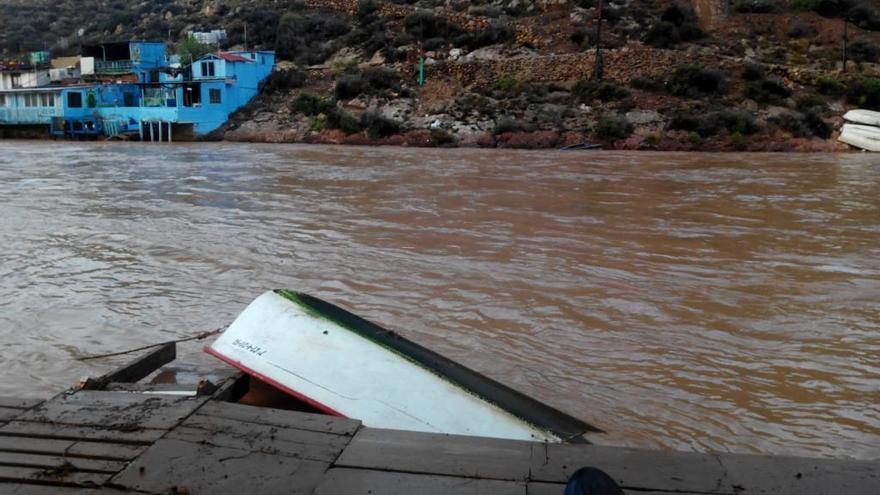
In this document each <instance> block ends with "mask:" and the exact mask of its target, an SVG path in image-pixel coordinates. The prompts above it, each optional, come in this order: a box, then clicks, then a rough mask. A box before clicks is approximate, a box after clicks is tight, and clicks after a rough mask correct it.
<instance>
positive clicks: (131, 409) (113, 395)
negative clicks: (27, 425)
mask: <svg viewBox="0 0 880 495" xmlns="http://www.w3.org/2000/svg"><path fill="white" fill-rule="evenodd" d="M206 400H207V399H206V398H196V397H172V396H167V395H147V394H137V393H127V392H107V391H88V390H81V391H78V392H76V393H74V394H65V395H61V396H58V397H56V398H54V399H52V400H50V401H47V402H44V403H43V404H40V405H39V406H37V407H35V408H33V409H31V410H29V411H27V412H25V413H24V414H22V415H21V416H19V417H18V418H16V419H18V420H20V421H34V422H46V423H62V424H71V425H82V426H103V427H109V428H128V427H133V426H136V427H139V428H157V429H169V428H171V427H173V426H174V425H176V424H178V423H180V421H182V420H183V419H184V418H186V417H187V416H189V415H190V414H192V412H193V411H195V410H196V409H197V408H198V407H199V406H201V405H202V404H203V403H204V401H206Z"/></svg>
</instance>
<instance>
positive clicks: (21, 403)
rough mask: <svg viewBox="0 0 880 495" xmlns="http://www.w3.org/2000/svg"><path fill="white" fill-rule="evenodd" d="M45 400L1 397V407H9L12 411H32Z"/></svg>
mask: <svg viewBox="0 0 880 495" xmlns="http://www.w3.org/2000/svg"><path fill="white" fill-rule="evenodd" d="M40 402H43V399H21V398H18V397H0V407H9V408H12V409H30V408H32V407H34V406H36V405H37V404H39V403H40Z"/></svg>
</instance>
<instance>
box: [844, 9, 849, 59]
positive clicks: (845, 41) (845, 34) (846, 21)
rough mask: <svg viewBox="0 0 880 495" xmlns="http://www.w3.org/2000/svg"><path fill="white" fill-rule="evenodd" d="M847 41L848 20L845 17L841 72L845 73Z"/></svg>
mask: <svg viewBox="0 0 880 495" xmlns="http://www.w3.org/2000/svg"><path fill="white" fill-rule="evenodd" d="M848 41H849V19H848V18H847V17H846V15H844V16H843V72H844V73H846V59H847V53H846V48H847V47H846V44H847V42H848Z"/></svg>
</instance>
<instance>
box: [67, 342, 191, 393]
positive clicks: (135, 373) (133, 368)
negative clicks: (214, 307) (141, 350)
mask: <svg viewBox="0 0 880 495" xmlns="http://www.w3.org/2000/svg"><path fill="white" fill-rule="evenodd" d="M176 357H177V345H176V344H175V343H173V342H169V343H167V344H165V345H163V346H161V347H158V348H156V349H155V350H153V351H150V352H148V353H147V354H145V355H143V356H141V357H140V358H138V359H136V360H134V361H132V362H130V363H128V364H126V365H124V366H122V367H121V368H118V369H116V370H114V371H111V372H110V373H107V374H106V375H104V376H101V377H99V378H96V379H94V380H88V381H87V382H86V384H85V387H84V388H86V389H88V390H99V389H101V388H104V387H105V386H106V385H107V384H108V383H110V382H136V381H138V380H140V379H141V378H144V377H146V376H147V375H149V374H150V373H152V372H154V371H156V370H157V369H159V368H160V367H162V366H163V365H165V364H168V363H170V362H171V361H174V359H175V358H176Z"/></svg>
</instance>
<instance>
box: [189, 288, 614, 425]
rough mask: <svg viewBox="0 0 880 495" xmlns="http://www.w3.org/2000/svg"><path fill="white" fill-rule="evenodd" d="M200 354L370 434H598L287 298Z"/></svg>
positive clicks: (251, 313) (259, 305) (325, 308)
mask: <svg viewBox="0 0 880 495" xmlns="http://www.w3.org/2000/svg"><path fill="white" fill-rule="evenodd" d="M206 351H207V352H209V353H210V354H212V355H214V356H217V357H219V358H220V359H222V360H224V361H226V362H227V363H229V364H231V365H233V366H235V367H237V368H239V369H241V370H243V371H245V372H246V373H249V374H251V375H253V376H256V377H258V378H260V379H261V380H264V381H266V382H268V383H270V384H272V385H274V386H276V387H278V388H280V389H282V390H284V391H286V392H288V393H290V394H292V395H294V396H296V397H298V398H300V399H301V400H304V401H305V402H308V403H309V404H311V405H312V406H314V407H317V408H318V409H320V410H322V411H324V412H326V413H328V414H334V415H340V416H347V417H352V418H355V419H359V420H361V421H362V422H363V423H364V425H366V426H370V427H376V428H390V429H401V430H411V431H424V432H437V433H447V434H460V435H472V436H484V437H497V438H510V439H518V440H538V441H549V442H560V441H567V440H569V439H571V438H574V437H580V435H581V434H583V433H585V432H587V431H598V430H596V429H595V428H594V427H591V426H590V425H588V424H586V423H583V422H581V421H580V420H577V419H576V418H573V417H571V416H568V415H566V414H564V413H562V412H559V411H557V410H555V409H553V408H551V407H549V406H547V405H545V404H542V403H540V402H537V401H534V400H533V399H531V398H528V397H526V396H523V395H522V394H519V393H518V392H516V391H513V390H511V389H509V388H507V387H505V386H503V385H501V384H499V383H497V382H494V381H492V380H490V379H488V378H486V377H483V376H482V375H479V374H478V373H476V372H473V371H471V370H468V369H467V368H464V367H463V366H461V365H458V364H457V363H454V362H451V361H449V360H447V359H445V358H443V357H442V356H440V355H437V354H436V353H433V352H431V351H429V350H427V349H425V348H423V347H421V346H418V345H417V344H414V343H412V342H410V341H408V340H406V339H404V338H403V337H400V336H399V335H397V334H394V333H393V332H389V331H388V330H385V329H383V328H381V327H378V326H376V325H374V324H372V323H370V322H367V321H366V320H363V319H360V318H358V317H357V316H355V315H353V314H351V313H348V312H347V311H344V310H342V309H340V308H337V307H336V306H333V305H332V304H329V303H326V302H324V301H321V300H319V299H316V298H312V297H311V296H307V295H305V294H299V293H294V292H291V291H272V292H267V293H265V294H263V295H262V296H260V297H259V298H257V299H256V300H255V301H254V302H252V303H251V304H250V305H249V306H248V307H247V309H245V310H244V311H243V312H242V313H241V314H240V315H239V316H238V318H237V319H236V320H235V321H234V322H233V323H232V324H231V325H230V326H229V328H228V329H227V330H226V331H225V332H224V333H223V334H222V335H221V336H220V337H219V338H218V339H217V340H216V341H215V342H214V343H213V344H211V345H210V346H208V347H207V348H206ZM579 439H582V437H580V438H579Z"/></svg>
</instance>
